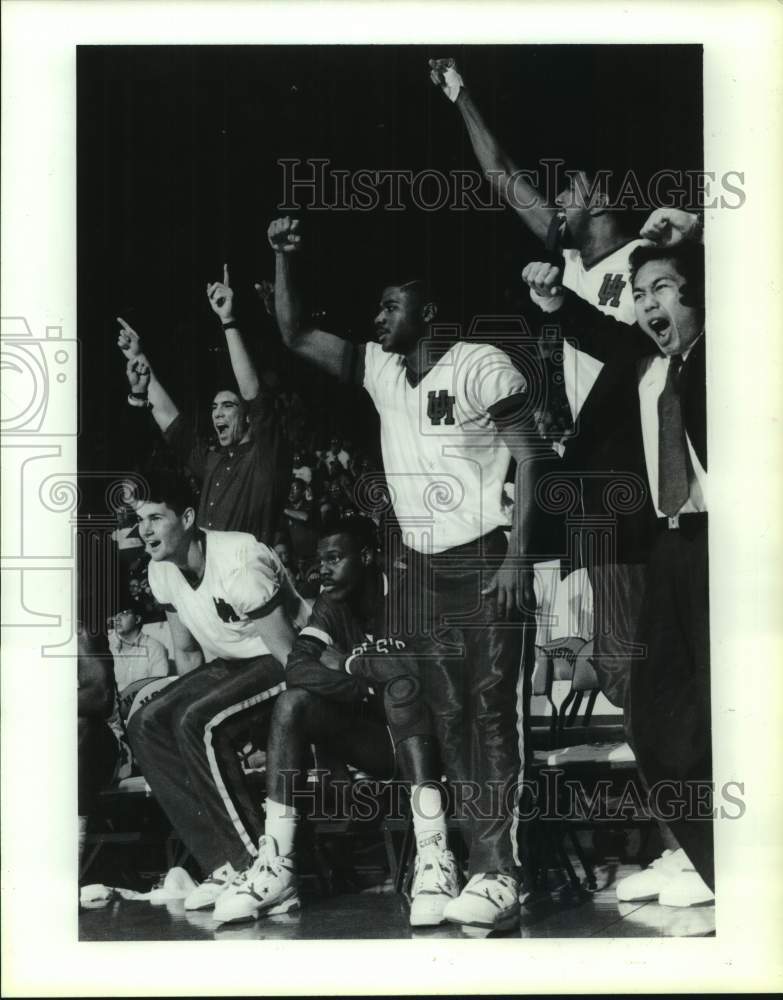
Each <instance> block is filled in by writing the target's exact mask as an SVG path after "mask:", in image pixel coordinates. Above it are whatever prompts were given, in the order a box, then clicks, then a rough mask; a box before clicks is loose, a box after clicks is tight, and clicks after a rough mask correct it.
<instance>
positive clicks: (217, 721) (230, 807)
mask: <svg viewBox="0 0 783 1000" xmlns="http://www.w3.org/2000/svg"><path fill="white" fill-rule="evenodd" d="M284 676H285V672H284V670H283V667H282V666H281V665H280V664H279V663H278V662H277V660H275V659H274V658H273V657H271V656H261V657H257V658H255V659H251V660H230V661H226V660H213V661H212V662H211V663H206V664H204V665H203V666H201V667H198V668H197V669H196V670H193V671H192V672H191V673H189V674H185V675H184V676H183V677H180V678H179V679H178V680H177V681H175V682H174V683H173V684H170V685H169V686H168V687H167V688H165V689H164V690H162V691H161V693H160V694H159V695H157V696H156V697H155V698H153V699H152V700H151V701H150V702H149V703H148V704H147V705H145V706H144V707H143V708H142V709H140V710H139V711H138V712H136V713H135V715H134V716H133V718H132V719H131V721H130V726H129V733H128V735H129V738H130V742H131V747H132V749H133V753H134V755H135V758H136V760H137V761H138V763H139V765H140V767H141V771H142V774H143V775H144V777H145V778H146V779H147V782H148V783H149V786H150V788H151V789H152V791H153V793H154V795H155V797H156V799H157V800H158V802H159V804H160V806H161V807H162V809H163V810H164V812H165V813H166V815H167V816H168V818H169V819H170V820H171V823H172V825H173V827H174V829H175V830H176V831H177V833H178V834H179V836H180V837H181V838H182V841H183V843H184V844H185V845H186V846H187V847H188V849H189V850H190V852H191V854H193V856H194V857H195V859H196V860H197V861H198V863H199V865H200V866H201V868H202V870H203V871H204V873H205V874H209V873H210V872H212V871H214V870H215V869H216V868H219V867H220V866H221V865H223V864H225V862H226V861H230V862H231V864H232V865H233V866H234V867H235V868H237V869H241V868H243V867H245V866H246V865H247V864H249V863H250V862H251V861H252V859H253V857H254V856H255V854H256V846H255V845H256V843H257V841H258V837H259V835H260V833H261V805H260V802H255V801H253V800H252V798H251V796H250V794H249V792H248V789H247V786H246V782H245V778H244V775H243V772H242V767H241V764H240V761H239V758H238V756H237V753H236V750H237V748H238V746H240V745H241V744H243V743H244V742H245V734H246V732H247V731H248V730H249V729H252V730H253V733H254V735H255V736H256V738H257V739H260V740H261V741H262V745H263V743H265V740H266V732H267V730H268V726H269V720H270V718H271V714H272V707H273V705H274V701H275V698H276V696H277V695H278V694H279V693H280V692H281V691H284V690H285V682H284V679H283V678H284Z"/></svg>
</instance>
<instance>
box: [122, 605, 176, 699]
mask: <svg viewBox="0 0 783 1000" xmlns="http://www.w3.org/2000/svg"><path fill="white" fill-rule="evenodd" d="M111 623H112V625H113V626H114V632H113V633H111V634H110V635H109V649H110V650H111V654H112V656H113V657H114V677H115V680H116V681H117V690H118V691H122V690H123V689H124V688H126V687H127V686H128V684H130V683H132V682H133V681H138V680H141V679H142V678H146V677H165V676H166V675H167V674H168V672H169V659H168V655H167V653H166V647H165V646H164V645H163V643H162V642H158V640H157V639H154V638H153V637H152V636H150V635H147V634H146V633H145V632H142V630H141V626H142V617H141V615H140V614H139V612H138V611H136V610H135V609H134V608H122V609H121V610H119V611H117V612H116V614H115V615H114V616H113V618H112V619H111Z"/></svg>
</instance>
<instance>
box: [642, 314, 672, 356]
mask: <svg viewBox="0 0 783 1000" xmlns="http://www.w3.org/2000/svg"><path fill="white" fill-rule="evenodd" d="M647 325H648V327H649V328H650V330H651V331H652V333H653V335H654V337H655V339H656V341H657V342H658V346H659V347H661V348H665V347H666V346H667V345H668V344H669V343H670V342H671V340H672V336H673V334H674V328H673V327H672V323H671V320H670V319H669V317H668V316H652V317H651V318H650V319H648V320H647Z"/></svg>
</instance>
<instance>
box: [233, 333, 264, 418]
mask: <svg viewBox="0 0 783 1000" xmlns="http://www.w3.org/2000/svg"><path fill="white" fill-rule="evenodd" d="M224 332H225V334H226V346H227V347H228V355H229V357H230V358H231V368H232V369H233V372H234V378H235V379H236V380H237V386H238V388H239V394H240V395H241V396H242V399H248V400H249V399H255V398H256V396H257V395H258V393H259V391H260V389H261V383H260V381H259V378H258V372H257V371H256V366H255V365H254V364H253V362H252V360H251V358H250V355H249V354H248V351H247V348H246V347H245V340H244V337H243V336H242V334H241V333H240V331H239V327H237V326H233V327H231V328H230V329H228V330H225V331H224Z"/></svg>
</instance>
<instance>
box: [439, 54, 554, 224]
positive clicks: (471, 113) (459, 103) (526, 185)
mask: <svg viewBox="0 0 783 1000" xmlns="http://www.w3.org/2000/svg"><path fill="white" fill-rule="evenodd" d="M430 79H431V80H432V82H433V83H434V84H435V85H436V86H438V87H440V89H441V90H442V91H443V93H444V94H445V95H446V97H448V99H449V100H450V101H451V102H452V103H453V104H455V105H456V107H457V110H458V111H459V113H460V114H461V115H462V120H463V122H464V123H465V128H466V129H467V133H468V138H469V139H470V144H471V146H472V147H473V152H474V153H475V154H476V158H477V159H478V161H479V165H480V166H481V169H482V170H483V172H484V175H485V176H486V177H487V179H488V180H489V182H490V183H491V184H492V186H493V187H494V188H495V189H496V190H497V191H498V193H499V194H500V196H501V198H502V199H503V200H504V201H505V202H506V204H507V205H508V206H509V207H510V208H513V209H514V211H515V212H516V213H517V215H518V216H519V218H520V219H521V220H522V222H524V224H525V225H526V226H527V227H528V229H530V231H531V232H532V233H533V234H534V235H535V236H537V237H538V238H539V239H540V240H545V239H546V235H547V232H548V230H549V224H550V222H551V221H552V219H553V217H554V215H555V209H554V208H552V207H550V206H548V205H546V204H545V202H544V198H543V195H542V194H541V193H540V192H539V191H538V189H537V188H535V187H534V186H533V185H532V184H531V183H530V182H529V181H528V180H527V179H526V178H525V176H524V174H523V172H522V171H521V170H520V169H519V167H518V166H517V165H516V164H515V163H514V161H513V160H512V159H511V157H510V156H509V155H508V154H507V153H506V151H505V150H504V149H503V147H502V146H501V145H500V143H499V142H498V140H497V139H496V138H495V136H494V134H493V133H492V132H491V131H490V129H489V126H488V125H487V123H486V122H485V120H484V118H483V116H482V114H481V112H480V111H479V109H478V107H477V106H476V103H475V101H474V100H473V98H472V96H471V94H470V92H469V91H468V89H467V88H466V86H465V82H464V80H463V79H462V77H461V76H460V74H459V72H458V71H457V67H456V64H455V62H454V60H453V59H430Z"/></svg>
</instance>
